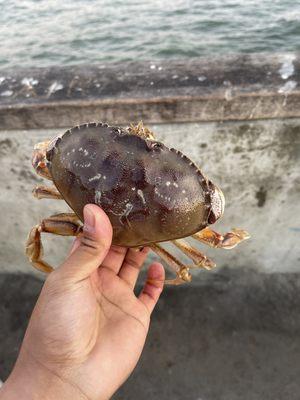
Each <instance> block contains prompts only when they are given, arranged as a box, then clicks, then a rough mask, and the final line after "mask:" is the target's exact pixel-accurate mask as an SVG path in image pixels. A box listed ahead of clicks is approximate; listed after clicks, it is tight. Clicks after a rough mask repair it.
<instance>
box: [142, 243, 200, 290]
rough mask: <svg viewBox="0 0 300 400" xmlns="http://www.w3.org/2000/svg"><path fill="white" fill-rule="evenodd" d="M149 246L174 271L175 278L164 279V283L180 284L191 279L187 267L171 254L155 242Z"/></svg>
mask: <svg viewBox="0 0 300 400" xmlns="http://www.w3.org/2000/svg"><path fill="white" fill-rule="evenodd" d="M149 247H150V248H151V249H152V250H153V251H154V252H155V253H156V254H157V255H158V256H159V257H161V258H162V259H163V260H164V261H165V262H166V263H167V264H168V265H169V266H170V267H171V268H172V269H173V270H175V272H176V275H177V277H176V278H175V279H169V280H166V281H165V283H166V284H169V285H180V284H181V283H184V282H190V281H191V279H192V277H191V274H190V273H189V268H188V267H186V266H185V265H184V264H182V263H181V262H180V261H179V260H177V259H176V258H175V257H174V256H173V255H172V254H170V253H169V252H168V251H167V250H165V249H164V248H163V247H161V246H160V245H159V244H157V243H156V244H152V245H150V246H149Z"/></svg>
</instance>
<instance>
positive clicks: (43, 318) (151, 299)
mask: <svg viewBox="0 0 300 400" xmlns="http://www.w3.org/2000/svg"><path fill="white" fill-rule="evenodd" d="M111 240H112V227H111V224H110V222H109V219H108V217H107V216H106V214H105V213H104V212H103V211H102V210H101V209H100V208H99V207H97V206H96V205H87V206H86V207H85V208H84V231H83V235H82V236H81V237H80V238H78V239H76V241H75V244H74V246H73V249H72V251H71V254H70V256H69V257H68V259H67V260H66V261H65V262H64V263H63V264H62V265H61V266H60V267H59V268H57V269H56V270H55V271H54V272H52V273H51V274H50V275H49V277H48V278H47V280H46V282H45V284H44V287H43V289H42V292H41V294H40V297H39V299H38V301H37V304H36V306H35V308H34V311H33V314H32V317H31V319H30V323H29V326H28V328H27V331H26V334H25V338H24V341H23V344H22V347H21V351H20V354H19V357H18V360H17V362H16V365H15V367H14V370H13V372H12V373H11V375H10V377H9V378H8V380H7V381H6V382H5V384H4V386H3V387H2V389H1V391H0V399H1V400H14V399H20V398H22V400H27V399H30V400H33V399H41V398H42V399H45V400H50V399H51V400H52V399H64V400H68V399H72V400H77V399H85V400H87V399H89V400H102V399H109V398H110V397H111V396H112V395H113V393H115V391H116V390H117V389H118V388H119V387H120V386H121V385H122V383H123V382H124V381H125V380H126V379H127V378H128V376H129V375H130V373H131V372H132V370H133V369H134V367H135V365H136V363H137V361H138V359H139V357H140V355H141V352H142V349H143V346H144V343H145V339H146V336H147V333H148V329H149V323H150V315H151V313H152V311H153V309H154V306H155V304H156V303H157V301H158V298H159V295H160V293H161V292H162V289H163V282H164V269H163V267H162V265H161V264H158V263H154V264H152V265H151V266H150V268H149V271H148V279H147V281H146V283H145V285H144V288H143V290H142V292H141V293H140V294H139V296H136V295H135V294H134V292H133V289H134V286H135V284H136V280H137V277H138V274H139V271H140V268H141V266H142V264H143V262H144V260H145V258H146V256H147V251H148V250H147V249H144V250H142V251H139V252H137V251H135V250H133V249H126V248H122V247H114V246H111Z"/></svg>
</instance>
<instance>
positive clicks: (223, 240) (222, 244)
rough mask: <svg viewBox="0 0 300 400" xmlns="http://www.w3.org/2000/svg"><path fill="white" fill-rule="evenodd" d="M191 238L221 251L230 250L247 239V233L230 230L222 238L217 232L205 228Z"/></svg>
mask: <svg viewBox="0 0 300 400" xmlns="http://www.w3.org/2000/svg"><path fill="white" fill-rule="evenodd" d="M192 237H193V238H194V239H196V240H199V241H200V242H202V243H205V244H207V245H208V246H210V247H217V248H222V249H232V248H233V247H235V246H236V245H237V244H239V243H240V242H242V241H243V240H246V239H249V238H250V235H249V233H248V232H246V231H244V230H242V229H232V230H231V231H230V232H228V233H226V234H225V235H224V236H223V235H221V234H220V233H218V232H215V231H213V230H211V229H210V228H205V229H203V230H202V231H200V232H197V233H195V234H194V235H192Z"/></svg>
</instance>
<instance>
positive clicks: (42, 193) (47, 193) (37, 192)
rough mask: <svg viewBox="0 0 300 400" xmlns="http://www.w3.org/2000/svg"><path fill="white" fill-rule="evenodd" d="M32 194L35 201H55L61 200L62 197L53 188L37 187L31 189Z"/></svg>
mask: <svg viewBox="0 0 300 400" xmlns="http://www.w3.org/2000/svg"><path fill="white" fill-rule="evenodd" d="M32 194H33V196H34V197H36V198H37V199H39V200H40V199H56V200H62V195H61V194H60V193H59V191H58V190H57V189H56V188H55V187H54V186H53V187H49V186H37V187H35V188H34V189H33V191H32Z"/></svg>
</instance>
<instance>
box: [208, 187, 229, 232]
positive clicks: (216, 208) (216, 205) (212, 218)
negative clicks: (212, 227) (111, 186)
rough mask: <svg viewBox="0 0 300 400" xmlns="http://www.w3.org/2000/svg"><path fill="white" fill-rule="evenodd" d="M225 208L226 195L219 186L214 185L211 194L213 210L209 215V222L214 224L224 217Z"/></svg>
mask: <svg viewBox="0 0 300 400" xmlns="http://www.w3.org/2000/svg"><path fill="white" fill-rule="evenodd" d="M224 209H225V197H224V195H223V193H222V190H221V189H219V188H218V187H217V186H214V189H213V191H212V194H211V210H210V214H209V216H208V223H209V224H214V223H215V222H216V221H217V220H218V219H219V218H220V217H222V215H223V213H224Z"/></svg>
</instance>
